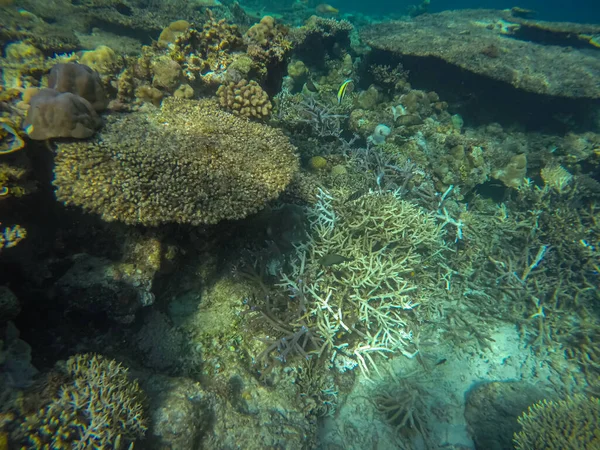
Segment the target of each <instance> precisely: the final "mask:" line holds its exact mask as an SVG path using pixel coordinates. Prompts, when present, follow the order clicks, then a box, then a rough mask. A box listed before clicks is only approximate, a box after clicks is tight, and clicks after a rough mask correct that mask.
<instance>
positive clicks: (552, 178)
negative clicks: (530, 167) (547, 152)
mask: <svg viewBox="0 0 600 450" xmlns="http://www.w3.org/2000/svg"><path fill="white" fill-rule="evenodd" d="M540 175H541V176H542V180H544V184H545V185H546V186H548V187H550V188H551V189H553V190H555V191H556V192H558V193H559V194H563V193H565V192H566V191H567V189H568V186H569V184H570V183H571V181H572V180H573V175H571V174H570V173H569V171H568V170H567V169H565V168H564V167H563V166H561V165H560V164H553V165H549V166H546V167H544V168H542V170H541V171H540Z"/></svg>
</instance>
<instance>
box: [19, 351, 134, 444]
mask: <svg viewBox="0 0 600 450" xmlns="http://www.w3.org/2000/svg"><path fill="white" fill-rule="evenodd" d="M66 372H67V376H68V377H69V378H70V379H71V380H70V382H68V383H66V384H64V385H62V386H61V388H60V390H59V391H58V392H57V394H56V396H55V397H54V398H53V399H52V401H51V402H50V403H49V404H47V405H45V406H43V407H42V408H41V409H40V410H39V411H38V412H37V413H35V414H32V415H30V416H28V417H26V419H25V422H24V423H23V424H22V425H21V430H20V432H21V433H23V434H24V435H25V439H24V440H25V442H26V443H27V444H28V445H30V446H33V447H35V448H55V449H72V448H78V447H79V448H88V447H92V446H96V447H102V448H121V446H122V445H125V446H127V445H129V444H132V443H133V442H135V441H136V440H137V439H140V438H142V437H143V436H144V434H145V432H146V424H145V419H144V409H143V401H144V395H143V392H142V390H141V389H140V387H139V386H138V384H137V381H133V382H132V381H130V380H129V376H128V373H127V372H128V370H127V369H126V368H124V367H123V366H122V365H121V364H119V363H117V362H116V361H114V360H110V359H108V358H105V357H103V356H100V355H94V354H83V355H75V356H73V357H71V358H69V360H68V361H67V363H66Z"/></svg>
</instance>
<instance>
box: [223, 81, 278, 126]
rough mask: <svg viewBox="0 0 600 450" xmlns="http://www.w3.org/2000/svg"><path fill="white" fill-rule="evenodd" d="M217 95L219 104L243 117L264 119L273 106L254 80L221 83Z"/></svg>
mask: <svg viewBox="0 0 600 450" xmlns="http://www.w3.org/2000/svg"><path fill="white" fill-rule="evenodd" d="M217 96H218V97H219V103H220V104H221V106H223V107H224V108H226V109H228V110H229V111H231V112H233V113H234V114H236V115H240V116H243V117H253V118H255V119H266V118H268V117H269V115H270V114H271V109H272V108H273V105H272V104H271V101H270V100H269V95H268V94H267V93H266V92H265V91H263V89H262V88H261V87H260V86H259V84H258V83H257V82H256V81H254V80H252V81H250V82H248V81H246V80H240V81H239V82H237V83H233V82H231V83H229V84H227V85H221V86H220V87H219V89H218V90H217Z"/></svg>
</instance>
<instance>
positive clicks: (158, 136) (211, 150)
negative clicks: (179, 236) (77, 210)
mask: <svg viewBox="0 0 600 450" xmlns="http://www.w3.org/2000/svg"><path fill="white" fill-rule="evenodd" d="M294 150H295V149H294V147H293V146H292V145H291V144H290V143H289V140H288V139H287V138H286V137H285V136H284V135H283V133H282V132H280V131H279V130H276V129H273V128H271V127H268V126H266V125H262V124H258V123H253V122H249V121H248V120H246V119H243V118H239V117H236V116H234V115H233V114H229V113H227V112H224V111H221V110H220V109H219V108H218V106H217V104H216V102H214V101H211V100H202V101H193V100H182V99H176V98H167V99H165V100H164V101H163V105H162V109H161V110H160V111H156V112H154V113H151V114H142V113H133V114H129V115H127V116H123V117H117V118H115V119H114V120H110V121H109V123H108V124H107V125H106V127H105V128H104V129H103V131H102V133H101V135H100V136H99V137H98V139H96V140H94V141H89V142H72V143H61V144H59V145H58V152H57V155H56V159H55V180H54V185H55V186H56V197H57V199H58V200H60V201H62V202H64V203H65V204H67V205H77V206H81V207H82V208H84V209H85V210H87V211H89V212H94V213H98V214H100V215H101V216H102V218H103V219H104V220H107V221H121V222H124V223H127V224H143V225H150V226H155V225H159V224H163V223H170V222H175V223H187V224H192V225H199V224H215V223H217V222H219V221H221V220H226V219H241V218H243V217H246V216H247V215H249V214H252V213H254V212H256V211H258V210H260V209H261V208H262V207H263V206H264V205H265V204H266V202H268V201H269V200H272V199H274V198H276V197H277V195H278V194H279V193H280V192H281V191H282V190H283V189H284V188H285V187H286V186H287V184H288V183H289V182H290V180H291V178H292V176H293V175H294V173H295V172H296V170H297V167H298V161H297V157H296V155H295V154H294Z"/></svg>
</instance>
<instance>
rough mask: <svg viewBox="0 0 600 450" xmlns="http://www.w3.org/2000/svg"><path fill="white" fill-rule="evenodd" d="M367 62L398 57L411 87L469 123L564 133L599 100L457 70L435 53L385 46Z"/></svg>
mask: <svg viewBox="0 0 600 450" xmlns="http://www.w3.org/2000/svg"><path fill="white" fill-rule="evenodd" d="M370 63H371V64H387V65H389V66H391V67H394V66H396V65H397V64H398V63H402V65H403V67H404V69H406V70H408V71H409V81H410V83H411V86H412V87H413V88H415V89H423V90H428V91H435V92H437V93H438V94H439V96H440V98H442V99H444V100H445V101H447V102H448V104H449V111H451V112H452V113H458V114H461V115H462V116H463V118H464V119H465V121H467V122H468V123H470V124H471V125H481V124H486V123H490V122H498V123H500V124H501V125H503V126H513V125H518V126H519V127H520V128H524V129H526V130H529V131H545V132H550V133H555V134H564V133H566V132H567V131H573V129H574V128H575V129H578V130H581V131H586V130H589V129H591V128H592V127H593V125H592V122H591V120H592V114H590V112H591V111H592V110H593V109H594V108H598V107H599V106H600V100H592V99H570V98H561V97H551V96H546V95H541V94H535V93H531V92H527V91H523V90H520V89H517V88H515V87H514V86H511V85H510V84H508V83H505V82H502V81H498V80H493V79H490V78H487V77H484V76H482V75H478V74H474V73H472V72H469V71H466V70H463V69H461V68H459V67H457V66H454V65H452V64H449V63H447V62H444V61H441V60H440V59H438V58H434V57H431V58H423V57H414V56H402V57H398V56H396V57H394V56H392V54H391V53H389V52H385V51H379V52H374V53H373V55H372V56H371V58H370Z"/></svg>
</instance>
